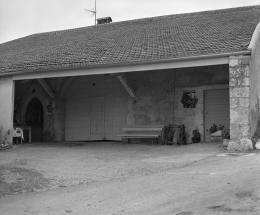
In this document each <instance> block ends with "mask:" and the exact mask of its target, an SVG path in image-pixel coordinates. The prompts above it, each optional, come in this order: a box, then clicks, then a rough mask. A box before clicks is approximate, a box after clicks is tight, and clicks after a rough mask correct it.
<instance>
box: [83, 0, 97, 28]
mask: <svg viewBox="0 0 260 215" xmlns="http://www.w3.org/2000/svg"><path fill="white" fill-rule="evenodd" d="M84 10H85V11H88V12H90V13H92V14H93V15H95V22H94V24H95V25H96V20H97V0H95V8H93V9H92V10H87V9H84Z"/></svg>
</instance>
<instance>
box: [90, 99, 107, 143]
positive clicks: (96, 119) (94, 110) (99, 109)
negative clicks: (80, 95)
mask: <svg viewBox="0 0 260 215" xmlns="http://www.w3.org/2000/svg"><path fill="white" fill-rule="evenodd" d="M103 139H104V99H103V97H91V98H90V140H103Z"/></svg>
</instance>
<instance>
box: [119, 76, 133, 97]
mask: <svg viewBox="0 0 260 215" xmlns="http://www.w3.org/2000/svg"><path fill="white" fill-rule="evenodd" d="M117 78H118V79H119V81H120V82H121V83H122V85H123V86H124V88H125V89H126V91H127V92H128V94H129V95H130V96H131V97H132V98H135V97H136V95H135V92H134V90H133V88H132V87H131V85H130V84H129V82H128V81H127V79H126V77H125V76H124V75H122V74H121V75H118V76H117Z"/></svg>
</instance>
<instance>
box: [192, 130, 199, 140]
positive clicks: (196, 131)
mask: <svg viewBox="0 0 260 215" xmlns="http://www.w3.org/2000/svg"><path fill="white" fill-rule="evenodd" d="M192 134H193V137H192V138H191V139H192V142H193V143H199V142H200V138H201V134H200V132H199V131H198V129H195V130H193V131H192Z"/></svg>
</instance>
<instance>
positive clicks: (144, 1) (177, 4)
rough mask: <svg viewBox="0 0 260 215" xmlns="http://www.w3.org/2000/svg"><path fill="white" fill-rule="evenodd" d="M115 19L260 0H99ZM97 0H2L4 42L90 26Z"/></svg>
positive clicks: (101, 13) (0, 38)
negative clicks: (92, 10)
mask: <svg viewBox="0 0 260 215" xmlns="http://www.w3.org/2000/svg"><path fill="white" fill-rule="evenodd" d="M96 1H97V18H100V17H106V16H110V17H111V18H112V20H113V22H118V21H123V20H131V19H138V18H145V17H153V16H161V15H169V14H178V13H188V12H195V11H205V10H214V9H222V8H230V7H240V6H248V5H257V4H260V0H96ZM94 6H95V0H0V43H4V42H6V41H10V40H13V39H17V38H20V37H24V36H27V35H30V34H34V33H40V32H47V31H56V30H63V29H70V28H78V27H83V26H90V25H93V24H94V16H92V15H91V13H89V12H87V11H85V10H84V9H90V10H91V9H94Z"/></svg>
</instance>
